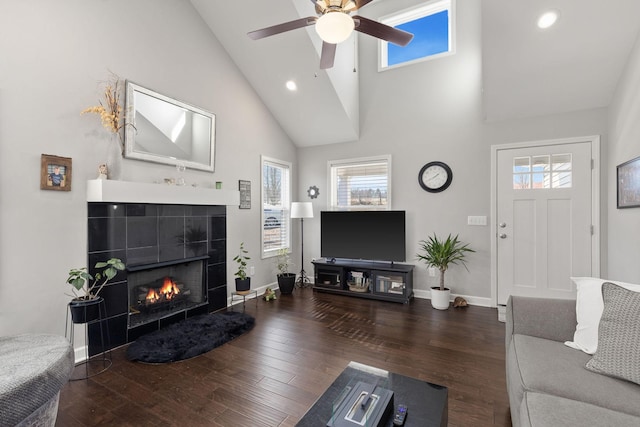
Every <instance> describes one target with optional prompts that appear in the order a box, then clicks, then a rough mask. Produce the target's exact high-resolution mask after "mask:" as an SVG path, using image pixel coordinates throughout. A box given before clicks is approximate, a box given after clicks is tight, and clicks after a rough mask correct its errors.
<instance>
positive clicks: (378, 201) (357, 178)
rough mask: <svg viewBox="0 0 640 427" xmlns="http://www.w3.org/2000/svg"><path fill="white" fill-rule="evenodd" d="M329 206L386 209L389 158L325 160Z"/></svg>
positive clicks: (387, 206) (387, 202)
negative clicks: (328, 170)
mask: <svg viewBox="0 0 640 427" xmlns="http://www.w3.org/2000/svg"><path fill="white" fill-rule="evenodd" d="M329 169H330V177H331V185H330V187H331V196H330V197H331V202H330V205H331V209H333V210H348V209H390V208H391V194H390V193H391V192H390V188H391V178H390V177H391V157H390V156H383V157H375V158H366V159H352V160H340V161H333V162H329Z"/></svg>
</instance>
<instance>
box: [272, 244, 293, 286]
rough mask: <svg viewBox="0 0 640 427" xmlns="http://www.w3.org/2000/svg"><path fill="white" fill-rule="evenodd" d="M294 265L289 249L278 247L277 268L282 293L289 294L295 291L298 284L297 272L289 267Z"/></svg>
mask: <svg viewBox="0 0 640 427" xmlns="http://www.w3.org/2000/svg"><path fill="white" fill-rule="evenodd" d="M291 265H292V263H291V258H290V257H289V249H288V248H283V249H278V256H277V257H276V269H277V274H276V277H277V278H278V287H279V288H280V293H282V294H284V295H289V294H291V293H293V288H294V287H295V285H296V273H291V272H289V267H290V266H291Z"/></svg>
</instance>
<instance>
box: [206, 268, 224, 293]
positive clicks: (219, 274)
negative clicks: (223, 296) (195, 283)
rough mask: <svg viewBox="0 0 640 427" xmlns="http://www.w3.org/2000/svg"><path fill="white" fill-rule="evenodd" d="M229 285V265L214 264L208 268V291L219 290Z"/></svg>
mask: <svg viewBox="0 0 640 427" xmlns="http://www.w3.org/2000/svg"><path fill="white" fill-rule="evenodd" d="M226 284H227V265H226V264H225V263H222V264H212V265H208V266H207V289H213V288H217V287H219V286H224V285H226Z"/></svg>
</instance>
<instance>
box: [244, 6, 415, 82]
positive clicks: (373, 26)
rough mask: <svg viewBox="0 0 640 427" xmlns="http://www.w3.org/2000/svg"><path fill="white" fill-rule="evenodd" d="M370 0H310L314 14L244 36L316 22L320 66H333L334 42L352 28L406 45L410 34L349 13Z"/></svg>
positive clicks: (284, 30) (287, 29)
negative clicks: (320, 51) (320, 50)
mask: <svg viewBox="0 0 640 427" xmlns="http://www.w3.org/2000/svg"><path fill="white" fill-rule="evenodd" d="M372 1H373V0H311V2H312V3H314V4H315V6H316V13H317V14H318V16H317V17H316V16H309V17H307V18H301V19H296V20H293V21H289V22H285V23H282V24H278V25H274V26H272V27H267V28H263V29H261V30H255V31H251V32H249V33H247V35H248V36H249V37H250V38H251V39H253V40H258V39H262V38H264V37H269V36H273V35H275V34H280V33H284V32H286V31H291V30H295V29H297V28H302V27H308V26H310V25H314V24H315V26H316V31H317V32H318V35H319V36H320V38H321V39H322V54H321V56H320V68H321V69H327V68H331V67H333V61H334V59H335V54H336V45H337V44H338V43H341V42H343V41H345V40H346V39H347V38H348V37H349V36H350V35H351V33H352V32H353V30H355V31H359V32H361V33H364V34H368V35H370V36H373V37H376V38H379V39H382V40H386V41H388V42H390V43H394V44H397V45H399V46H406V45H407V44H409V42H410V41H411V39H412V38H413V34H411V33H408V32H406V31H402V30H398V29H397V28H393V27H390V26H388V25H385V24H381V23H380V22H377V21H373V20H371V19H367V18H364V17H362V16H359V15H353V16H352V15H351V12H354V11H356V10H358V9H360V8H361V7H363V6H365V5H367V4H368V3H371V2H372Z"/></svg>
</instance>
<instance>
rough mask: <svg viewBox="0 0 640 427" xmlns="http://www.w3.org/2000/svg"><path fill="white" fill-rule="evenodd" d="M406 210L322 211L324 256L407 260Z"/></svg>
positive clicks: (321, 239)
mask: <svg viewBox="0 0 640 427" xmlns="http://www.w3.org/2000/svg"><path fill="white" fill-rule="evenodd" d="M405 240H406V239H405V212H404V211H349V212H342V211H339V212H334V211H323V212H320V255H321V256H323V257H325V258H348V259H363V260H372V261H404V260H405V258H406V254H405V245H406V242H405Z"/></svg>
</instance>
